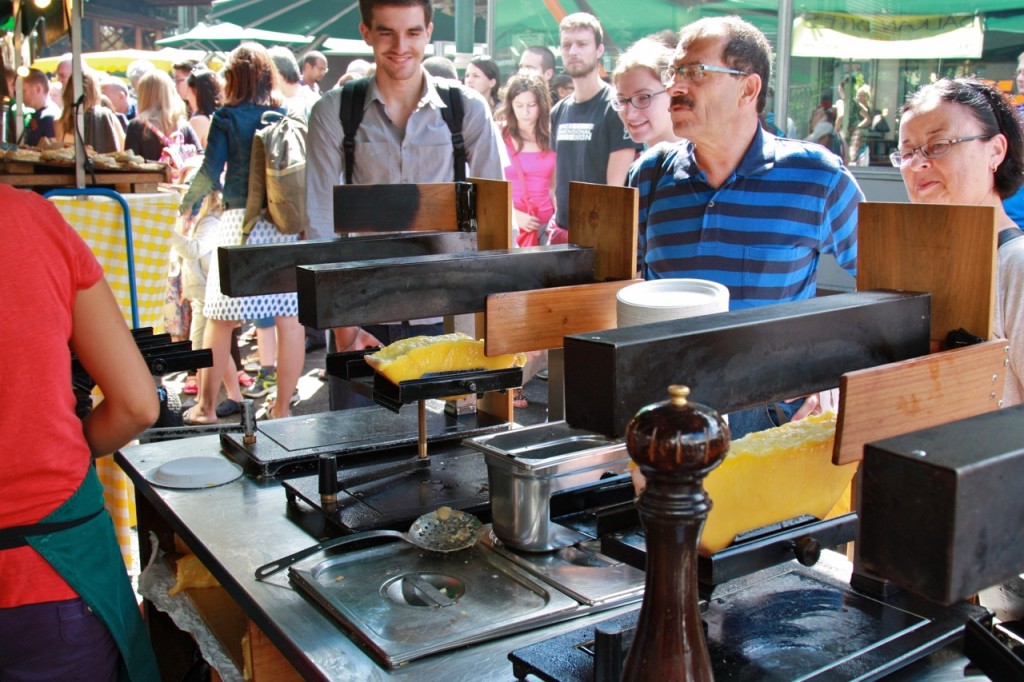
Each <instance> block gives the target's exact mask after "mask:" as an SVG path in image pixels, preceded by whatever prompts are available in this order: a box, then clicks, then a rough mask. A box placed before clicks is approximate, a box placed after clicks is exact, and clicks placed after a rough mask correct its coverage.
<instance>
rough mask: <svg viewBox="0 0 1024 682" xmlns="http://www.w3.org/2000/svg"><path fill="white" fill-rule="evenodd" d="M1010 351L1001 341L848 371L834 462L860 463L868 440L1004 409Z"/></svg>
mask: <svg viewBox="0 0 1024 682" xmlns="http://www.w3.org/2000/svg"><path fill="white" fill-rule="evenodd" d="M1007 353H1008V346H1007V345H1006V341H1004V340H1001V339H1000V340H995V341H988V342H986V343H979V344H977V345H974V346H965V347H964V348H958V349H955V350H949V351H944V352H942V353H932V354H931V355H927V356H924V357H920V358H912V359H910V360H904V361H902V362H894V363H891V364H887V365H879V366H878V367H871V368H869V369H862V370H858V371H855V372H848V373H846V374H844V375H842V377H840V380H839V381H840V383H839V419H838V422H837V424H836V442H835V449H834V451H833V453H832V461H833V462H834V463H836V464H848V463H850V462H858V461H860V460H861V459H862V458H863V456H864V444H865V443H870V442H873V441H876V440H880V439H882V438H889V437H892V436H898V435H900V434H904V433H909V432H911V431H917V430H919V429H924V428H928V427H931V426H938V425H939V424H945V423H947V422H951V421H956V420H958V419H966V418H967V417H973V416H975V415H978V414H982V413H984V412H990V411H992V410H995V409H998V408H999V407H1000V406H1001V402H1002V399H1003V382H1004V379H1005V377H1006V371H1007V369H1006V364H1005V363H1006V359H1007Z"/></svg>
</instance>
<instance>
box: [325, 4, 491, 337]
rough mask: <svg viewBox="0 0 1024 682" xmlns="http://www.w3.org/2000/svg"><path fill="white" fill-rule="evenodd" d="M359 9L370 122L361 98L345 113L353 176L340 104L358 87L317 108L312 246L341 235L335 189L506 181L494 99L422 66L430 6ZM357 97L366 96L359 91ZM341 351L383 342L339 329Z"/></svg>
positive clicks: (354, 330)
mask: <svg viewBox="0 0 1024 682" xmlns="http://www.w3.org/2000/svg"><path fill="white" fill-rule="evenodd" d="M359 11H360V14H361V16H362V22H361V23H360V24H359V30H360V32H361V33H362V36H363V40H365V41H366V43H367V45H370V47H372V48H373V56H374V61H375V62H376V66H377V69H376V73H375V74H374V76H372V77H367V78H366V80H365V81H363V83H364V86H365V94H364V95H363V103H362V107H361V110H362V118H361V119H360V118H359V115H358V110H359V109H360V107H358V106H357V105H356V104H355V102H356V101H357V100H352V101H351V103H350V104H348V106H347V107H345V108H347V109H350V110H352V109H354V110H356V111H353V112H351V113H349V114H348V115H346V120H347V121H348V123H349V126H348V127H350V128H354V129H355V134H354V135H352V136H350V137H349V144H350V145H352V146H353V148H352V149H351V158H352V159H353V163H352V164H349V165H350V166H354V167H350V168H348V169H346V154H345V151H344V147H345V138H346V134H345V131H344V130H343V126H342V116H343V107H342V100H343V97H344V98H345V99H346V100H347V99H348V98H349V97H353V90H352V88H351V87H350V88H349V89H347V90H346V89H344V88H335V89H333V90H331V91H329V92H327V93H325V94H324V96H323V97H322V98H321V99H320V101H318V102H317V103H316V105H314V107H313V112H312V114H311V115H310V120H309V133H308V136H307V143H306V177H307V184H306V207H307V211H308V215H309V223H310V227H309V230H308V231H307V233H306V236H307V238H310V239H322V238H327V237H333V236H334V196H333V194H334V186H335V185H339V184H343V183H349V184H358V185H370V184H400V183H428V182H452V181H454V180H456V179H464V178H466V177H477V178H489V179H494V180H500V179H502V178H503V177H504V174H503V168H502V162H501V156H500V152H499V147H500V138H499V135H498V132H497V130H496V129H495V127H494V123H493V120H492V119H491V113H490V108H489V107H488V105H487V102H486V101H484V99H483V97H481V96H480V94H479V93H476V92H474V91H472V90H470V89H468V88H464V87H462V86H461V85H458V84H454V83H453V84H448V83H443V82H439V81H438V80H437V79H435V78H433V77H432V76H430V75H429V74H428V73H427V72H426V71H425V70H424V69H423V67H422V66H421V62H422V61H423V52H424V49H425V48H426V46H427V44H428V43H429V42H430V34H431V32H432V31H433V28H434V25H433V23H432V21H431V19H432V16H433V8H432V7H431V3H430V0H360V1H359ZM359 82H360V81H354V83H359ZM350 85H351V84H350ZM345 93H347V94H345ZM354 96H355V97H356V98H358V97H359V95H358V93H355V95H354ZM455 99H457V100H458V101H454V100H455ZM446 100H447V101H448V102H450V103H451V106H450V107H449V105H446V104H445V102H446ZM459 105H461V107H460V106H459ZM446 108H450V109H451V110H452V111H449V112H446V113H448V114H449V115H448V116H445V115H444V113H445V112H444V109H446ZM458 108H461V110H462V111H461V122H460V121H458V119H459V118H460V116H459V113H458V111H457V109H458ZM453 114H454V115H453ZM352 117H354V119H355V120H353V118H352ZM353 123H354V124H355V125H354V126H353V125H352V124H353ZM460 136H461V141H462V145H461V146H462V147H463V151H464V158H465V164H468V169H466V170H465V172H464V173H457V170H456V169H457V167H458V166H460V162H458V161H456V158H457V156H458V154H457V152H458V149H457V148H458V146H459V137H460ZM459 158H462V157H461V156H459ZM459 170H462V169H461V168H460V169H459ZM346 171H347V172H346ZM347 174H350V179H349V180H346V175H347ZM416 322H418V321H414V326H412V328H411V333H423V332H422V331H420V330H417V329H416V326H415V323H416ZM382 341H385V342H387V339H382ZM335 345H336V347H337V350H339V351H344V350H359V349H362V348H365V347H368V346H373V345H378V340H377V339H376V338H374V337H373V336H372V335H371V334H368V333H366V332H362V331H361V330H360V329H359V328H356V327H351V328H345V329H337V330H335Z"/></svg>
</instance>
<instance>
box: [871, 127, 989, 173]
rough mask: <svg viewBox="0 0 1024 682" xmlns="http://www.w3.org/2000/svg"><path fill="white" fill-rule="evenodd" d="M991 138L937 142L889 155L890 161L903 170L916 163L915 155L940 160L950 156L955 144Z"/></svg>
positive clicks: (969, 138)
mask: <svg viewBox="0 0 1024 682" xmlns="http://www.w3.org/2000/svg"><path fill="white" fill-rule="evenodd" d="M990 137H992V135H971V136H970V137H958V138H956V139H955V140H950V139H948V138H944V139H941V140H935V141H933V142H929V143H927V144H923V145H921V146H920V147H914V148H913V149H910V150H908V151H905V152H900V151H895V152H893V153H892V154H890V155H889V160H890V161H891V162H892V165H893V166H895V167H896V168H903V167H904V166H909V165H910V164H912V163H913V162H914V155H916V154H920V155H921V158H922V159H938V158H940V157H943V156H945V155H946V154H948V153H949V150H951V149H952V148H953V145H955V144H958V143H960V142H971V141H972V140H987V139H989V138H990Z"/></svg>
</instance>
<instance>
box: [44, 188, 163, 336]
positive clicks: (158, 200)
mask: <svg viewBox="0 0 1024 682" xmlns="http://www.w3.org/2000/svg"><path fill="white" fill-rule="evenodd" d="M124 198H125V200H126V201H127V202H128V207H129V209H130V210H131V218H132V243H133V250H134V252H135V282H136V284H135V289H136V295H137V296H138V306H139V325H140V326H142V327H153V328H154V330H155V331H157V332H161V331H163V327H164V298H165V296H166V293H167V272H168V265H169V259H170V243H171V238H170V235H171V232H172V231H173V230H174V224H175V218H176V217H177V213H178V203H179V196H178V195H177V194H175V193H173V192H159V193H156V194H125V195H124ZM50 200H51V201H52V202H53V203H54V204H55V205H56V206H57V208H58V209H59V210H60V212H61V213H62V214H63V215H64V218H65V219H66V220H67V221H68V223H70V224H71V226H72V227H74V228H75V230H76V231H77V232H78V234H80V235H82V238H83V239H85V242H86V243H87V244H88V245H89V246H90V248H92V251H93V253H94V254H96V258H97V260H99V262H100V265H101V266H103V273H104V274H105V275H106V278H107V282H108V283H109V284H110V288H111V289H113V290H114V295H115V296H116V297H117V300H118V303H120V304H121V310H122V312H123V313H124V316H125V320H126V321H127V322H128V324H129V325H130V324H131V319H132V317H131V294H130V290H129V282H128V257H127V249H126V248H125V243H124V242H125V239H124V216H123V213H122V210H121V206H120V204H119V203H117V202H116V201H114V200H113V199H110V198H108V197H82V198H78V197H52V198H51V199H50Z"/></svg>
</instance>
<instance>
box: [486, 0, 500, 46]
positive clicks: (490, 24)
mask: <svg viewBox="0 0 1024 682" xmlns="http://www.w3.org/2000/svg"><path fill="white" fill-rule="evenodd" d="M495 2H496V0H487V52H486V54H489V55H491V56H492V57H493V56H494V53H495V51H496V50H497V48H498V46H497V45H496V44H495V40H496V39H497V34H496V33H495V28H496V26H495V22H494V14H495V10H496V9H497V7H496V4H495Z"/></svg>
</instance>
